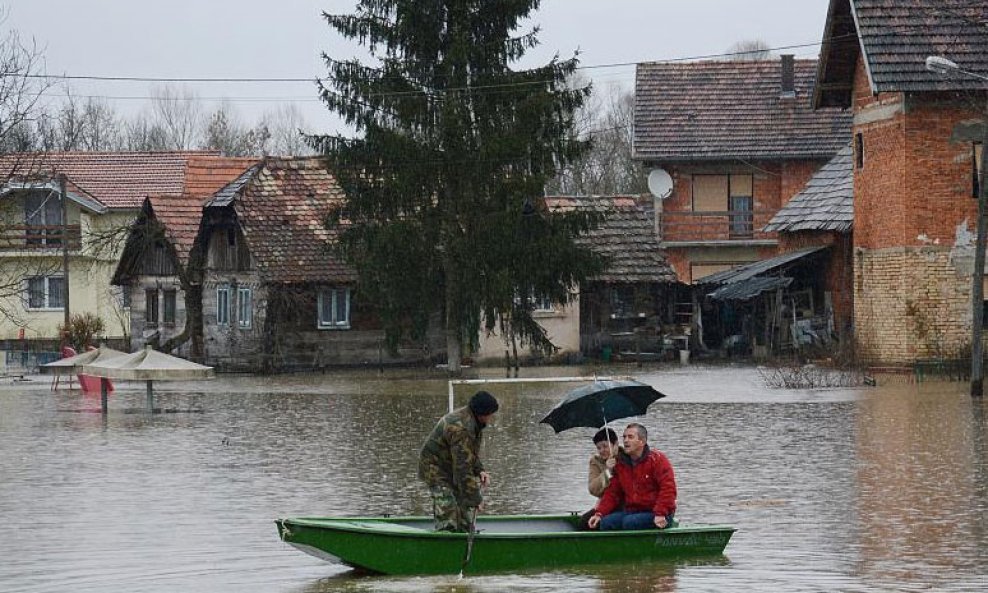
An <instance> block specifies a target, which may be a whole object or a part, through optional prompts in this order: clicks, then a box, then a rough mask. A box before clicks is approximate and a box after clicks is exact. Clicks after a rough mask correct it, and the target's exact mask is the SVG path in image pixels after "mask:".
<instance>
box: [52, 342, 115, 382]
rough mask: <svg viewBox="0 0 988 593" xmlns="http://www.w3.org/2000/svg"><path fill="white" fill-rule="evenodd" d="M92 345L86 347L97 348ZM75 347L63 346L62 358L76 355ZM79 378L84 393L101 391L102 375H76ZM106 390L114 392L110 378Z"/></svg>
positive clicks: (87, 349)
mask: <svg viewBox="0 0 988 593" xmlns="http://www.w3.org/2000/svg"><path fill="white" fill-rule="evenodd" d="M95 349H96V348H93V347H92V346H89V347H88V348H86V351H87V352H88V351H90V350H95ZM75 354H76V352H75V348H73V347H71V346H63V347H62V358H68V357H70V356H75ZM76 376H77V377H78V378H79V386H80V387H81V388H82V392H83V393H99V392H100V377H94V376H92V375H83V374H81V373H80V374H78V375H76ZM106 392H107V393H113V382H112V381H110V380H109V379H107V380H106Z"/></svg>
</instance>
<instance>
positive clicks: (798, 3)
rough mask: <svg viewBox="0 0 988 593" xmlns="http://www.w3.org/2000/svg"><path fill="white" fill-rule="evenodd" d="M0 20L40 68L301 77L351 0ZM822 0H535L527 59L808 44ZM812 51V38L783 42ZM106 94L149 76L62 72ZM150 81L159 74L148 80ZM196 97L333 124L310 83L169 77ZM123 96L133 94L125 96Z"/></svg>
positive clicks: (46, 1)
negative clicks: (32, 49) (283, 108)
mask: <svg viewBox="0 0 988 593" xmlns="http://www.w3.org/2000/svg"><path fill="white" fill-rule="evenodd" d="M0 4H2V5H5V6H6V10H7V13H8V14H7V21H6V23H4V26H5V27H8V28H13V29H16V30H17V31H19V33H20V34H21V36H22V37H25V38H34V39H35V40H36V41H37V42H38V44H39V45H40V46H41V47H42V48H43V49H44V54H45V58H46V63H47V70H48V72H49V73H59V74H68V75H73V76H130V77H172V78H186V77H213V78H231V77H241V78H242V77H251V78H272V77H281V78H306V79H313V78H315V77H318V76H322V75H323V74H324V73H325V69H324V68H323V67H322V62H321V59H320V53H321V52H323V51H325V52H327V53H330V54H331V55H335V56H349V55H353V54H354V49H353V48H352V46H350V45H349V44H348V43H346V42H343V41H341V40H340V39H339V38H338V37H337V36H336V35H335V34H334V32H333V31H332V30H331V29H330V28H329V26H328V25H326V24H325V21H323V20H322V19H321V17H320V14H321V12H322V11H327V12H331V13H347V12H351V11H352V9H353V6H354V5H355V2H354V1H353V0H280V1H271V0H263V1H262V0H168V1H166V2H162V1H156V2H148V1H145V0H7V1H5V2H3V1H2V0H0ZM827 5H828V0H747V1H745V2H741V1H739V0H675V1H673V0H543V2H542V8H541V9H540V10H539V11H538V13H537V14H536V15H535V18H534V19H533V23H537V24H539V25H540V26H541V29H542V32H541V35H540V39H541V42H542V45H541V47H540V48H538V49H537V50H535V51H533V52H532V54H531V55H530V57H529V58H528V59H527V60H526V64H527V65H534V64H536V63H537V62H543V61H545V60H546V59H548V58H549V57H551V55H552V54H554V53H557V52H558V53H559V54H560V55H561V56H563V57H566V56H569V55H571V54H572V52H574V51H575V50H580V52H581V56H580V57H581V62H582V64H583V65H585V66H598V65H605V64H615V63H627V62H641V61H651V60H668V59H678V58H686V57H693V56H707V55H711V54H717V53H722V52H724V51H725V50H726V49H727V48H728V47H730V46H731V45H732V44H733V43H734V42H736V41H740V40H746V39H760V40H763V41H765V42H767V43H768V44H769V45H770V46H772V47H783V46H792V45H801V44H818V43H819V42H820V39H821V37H822V35H823V26H824V19H825V18H826V12H827ZM786 51H787V52H788V53H795V54H796V55H797V56H801V57H815V56H816V55H817V54H818V51H819V47H818V46H812V47H803V48H795V49H792V50H786ZM585 73H586V74H587V75H588V76H590V77H591V78H592V79H593V80H594V82H595V85H596V88H597V89H603V88H604V87H605V86H606V85H608V84H623V85H625V86H626V87H627V88H628V89H631V88H632V87H633V83H634V67H633V66H622V67H613V68H588V69H587V70H586V71H585ZM70 85H71V89H72V91H73V93H74V94H76V95H79V96H91V95H95V96H102V97H107V98H108V99H109V101H110V103H111V104H112V105H114V106H115V107H116V108H117V109H118V110H119V111H120V112H122V113H125V114H126V113H134V112H136V111H139V110H140V109H142V108H143V106H144V104H145V103H146V102H145V101H143V100H141V99H140V97H146V96H148V95H149V94H150V93H151V87H152V86H153V85H152V84H149V83H139V82H131V83H123V82H82V81H73V82H71V83H70ZM159 86H161V84H160V83H159ZM173 86H181V87H183V88H188V89H192V90H194V91H195V92H196V93H197V94H198V95H199V96H200V97H202V98H203V99H213V98H221V97H225V98H228V99H229V100H230V103H231V104H232V105H234V106H235V108H236V110H237V111H238V112H239V113H240V115H241V116H242V117H243V119H245V120H253V119H256V118H257V117H259V116H260V114H261V113H263V112H265V111H269V110H272V109H274V108H276V107H277V106H278V105H279V104H283V103H286V102H294V103H295V104H296V105H298V107H299V108H300V109H301V110H302V111H303V113H304V114H305V116H306V118H307V119H308V121H309V123H310V125H311V126H312V127H313V128H316V129H322V130H323V131H328V129H329V128H333V127H334V126H335V124H334V123H333V122H334V119H333V118H331V117H330V116H329V115H328V113H327V112H326V110H325V109H324V108H323V107H322V105H321V104H320V103H319V102H318V100H316V99H315V90H314V85H313V84H311V83H263V84H262V83H240V84H234V83H223V84H219V83H208V84H207V83H181V84H178V83H176V84H175V85H173ZM126 97H137V98H136V99H135V98H126Z"/></svg>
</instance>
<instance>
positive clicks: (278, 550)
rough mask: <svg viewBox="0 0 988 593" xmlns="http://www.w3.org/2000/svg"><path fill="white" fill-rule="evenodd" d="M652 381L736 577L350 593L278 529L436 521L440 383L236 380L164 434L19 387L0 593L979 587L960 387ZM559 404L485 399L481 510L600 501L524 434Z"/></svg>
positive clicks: (574, 451) (515, 397)
mask: <svg viewBox="0 0 988 593" xmlns="http://www.w3.org/2000/svg"><path fill="white" fill-rule="evenodd" d="M541 370H542V371H544V372H547V373H554V374H557V375H562V374H568V373H572V374H584V373H588V372H590V371H588V370H585V369H556V368H553V369H541ZM602 372H606V370H605V371H602ZM625 372H626V370H625ZM490 374H491V375H493V376H496V375H497V374H498V373H497V371H492V372H491V373H490ZM641 377H642V379H643V380H645V381H646V382H649V383H651V384H652V385H654V386H656V387H657V388H659V389H660V390H661V391H663V392H664V393H667V394H668V395H669V397H667V398H666V399H663V400H660V401H658V402H656V403H655V404H653V406H651V408H650V409H649V412H648V414H647V415H646V417H645V418H644V423H645V424H646V426H648V427H649V429H650V431H649V436H650V441H651V443H652V444H653V445H654V446H656V447H658V448H659V449H661V450H663V451H664V452H666V454H667V455H668V456H669V457H670V459H671V460H672V462H673V464H674V466H675V468H676V472H677V479H678V482H679V486H680V501H679V513H678V514H679V517H680V519H681V520H683V521H684V522H723V523H730V524H734V525H736V526H737V527H738V528H739V531H738V533H737V534H736V535H735V537H734V539H733V540H732V542H731V544H730V546H729V547H728V548H727V558H729V559H730V560H729V561H728V560H727V559H726V558H722V559H720V560H718V561H715V562H708V561H704V562H701V563H692V564H691V563H676V564H674V565H663V564H650V565H643V566H622V567H611V566H597V567H587V568H585V569H571V570H564V571H552V572H547V573H538V572H536V573H523V574H515V575H496V576H482V577H468V578H467V579H464V580H463V581H458V580H457V579H456V578H455V577H415V578H393V577H380V576H377V577H367V576H359V575H355V574H354V573H352V572H350V571H348V570H346V569H345V568H342V567H339V566H334V565H330V564H326V563H321V562H319V561H317V560H315V559H313V558H310V557H308V556H305V555H303V554H301V553H299V552H297V551H295V550H294V549H292V548H290V547H288V546H285V545H283V544H282V543H281V542H280V541H279V540H278V538H277V533H276V529H275V527H274V524H273V519H274V518H276V517H280V516H312V515H368V514H381V513H391V514H406V513H413V514H424V513H427V511H428V510H429V508H430V503H429V500H428V497H427V494H426V492H425V490H424V489H423V488H422V487H421V486H420V485H419V483H418V481H417V478H416V463H417V457H416V456H417V452H418V448H419V446H420V445H421V442H422V439H423V438H424V436H425V435H426V434H427V432H428V431H429V429H430V428H431V427H432V425H433V423H434V422H435V420H436V418H438V417H439V416H441V415H442V413H443V412H444V411H445V409H446V384H445V382H444V381H443V380H441V379H438V378H425V379H419V378H416V377H414V376H413V375H412V374H411V373H408V372H401V371H398V372H388V373H384V374H383V375H382V374H379V373H376V372H373V373H363V372H353V373H347V374H342V375H325V376H283V377H272V378H252V377H226V378H223V379H221V380H217V381H214V382H210V383H205V384H186V385H169V386H168V388H167V389H163V390H161V391H159V392H158V393H157V394H156V403H157V405H158V406H160V407H161V408H163V409H168V410H176V411H185V412H181V413H169V414H155V415H153V416H150V415H147V414H145V413H138V411H141V410H142V407H143V404H144V397H145V394H144V390H143V386H142V385H135V386H133V387H128V386H126V385H124V386H123V387H122V389H121V390H120V391H119V392H118V393H117V394H114V395H113V396H111V400H110V414H109V416H107V417H105V418H104V417H103V416H102V415H100V414H98V413H92V412H89V411H82V410H90V409H93V410H98V408H99V402H98V398H96V399H95V400H92V399H85V398H84V397H82V396H80V395H79V394H77V393H73V394H67V393H65V392H61V393H58V394H55V395H53V394H51V393H50V392H49V391H48V386H47V383H44V384H39V385H34V386H32V385H17V386H12V385H9V384H8V385H0V523H2V524H3V525H4V526H5V531H4V537H2V538H0V558H2V559H3V560H2V561H0V591H3V592H4V593H8V592H18V593H34V592H48V591H58V590H66V589H67V588H69V587H71V589H72V590H73V591H74V592H78V593H104V592H112V591H126V592H128V593H141V592H146V593H163V592H171V591H189V592H192V593H196V592H208V593H214V592H226V591H229V592H237V593H240V592H258V593H260V592H264V593H281V592H289V591H290V592H313V593H314V592H328V591H380V590H387V591H416V592H418V591H427V592H432V591H478V592H484V591H594V592H600V591H675V592H677V593H686V592H690V593H692V592H697V591H724V590H731V591H752V592H754V591H766V590H778V591H787V592H804V591H805V592H810V591H812V592H817V591H837V590H843V591H850V590H853V591H856V592H862V593H876V592H886V591H903V590H937V591H948V592H949V591H957V592H960V591H973V590H984V589H985V586H984V583H985V582H986V580H988V568H985V567H986V566H988V557H986V555H988V552H986V550H988V525H986V521H988V485H986V484H988V470H986V444H985V441H986V440H988V434H986V430H988V429H986V424H988V422H986V405H985V403H984V401H977V400H974V401H972V400H971V399H970V398H969V397H967V396H966V395H964V393H963V392H964V391H965V389H966V385H963V384H930V383H924V384H921V385H918V386H917V385H911V384H900V385H893V386H888V387H883V388H880V389H870V390H864V391H853V390H850V391H849V390H837V391H819V392H812V391H802V392H791V391H784V390H768V389H765V388H764V387H763V386H762V384H761V382H760V379H759V377H758V374H757V372H755V371H754V370H751V369H745V368H707V369H701V368H698V367H687V368H680V367H668V368H658V369H652V370H646V371H645V372H643V373H642V374H641ZM570 387H571V386H569V385H546V384H540V385H537V386H531V385H529V386H524V385H514V386H510V387H505V386H498V387H497V388H496V389H492V390H493V391H495V393H496V394H497V396H498V398H499V399H500V400H501V402H502V409H501V413H500V414H499V418H498V423H497V426H495V427H493V428H492V429H491V431H490V434H489V437H488V441H487V449H486V455H487V464H488V466H489V469H490V470H491V472H492V474H493V476H494V484H493V486H492V488H491V489H490V491H489V503H490V509H491V511H492V512H496V513H541V512H569V511H583V510H585V509H587V508H589V506H590V505H591V504H592V503H593V499H592V498H591V497H590V495H589V494H588V493H587V492H586V486H585V478H586V462H587V458H588V456H589V452H590V450H591V449H590V447H591V445H590V437H591V435H592V433H593V431H592V430H590V429H587V430H585V431H581V430H572V431H566V432H564V433H561V434H559V435H556V434H553V432H552V429H551V428H549V427H547V426H545V425H539V424H537V422H538V419H539V418H541V417H542V415H544V414H545V413H546V412H547V411H548V410H549V409H550V408H551V407H552V405H553V404H554V403H555V402H556V401H557V400H558V399H559V398H560V397H562V395H563V394H564V393H565V392H566V391H567V389H569V388H570ZM467 397H469V390H466V389H464V390H463V391H461V392H460V393H459V394H458V398H459V400H460V401H465V400H466V398H467ZM131 411H133V413H130V412H131ZM189 411H191V412H192V413H189Z"/></svg>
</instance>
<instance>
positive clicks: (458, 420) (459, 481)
mask: <svg viewBox="0 0 988 593" xmlns="http://www.w3.org/2000/svg"><path fill="white" fill-rule="evenodd" d="M482 429H483V427H482V426H481V425H480V424H479V423H478V422H477V419H476V418H475V417H474V415H473V414H472V413H471V412H470V409H469V408H467V407H463V408H459V409H456V410H453V411H452V412H450V413H449V414H446V415H445V416H443V417H442V419H441V420H440V421H439V422H438V423H437V424H436V427H435V428H433V429H432V433H431V434H429V438H428V439H426V441H425V445H423V446H422V454H421V457H420V458H419V477H420V478H422V480H423V481H424V482H425V483H426V484H428V485H429V486H430V487H432V486H447V487H449V488H452V489H453V492H454V493H455V494H456V499H457V501H458V502H459V503H460V504H462V505H465V506H470V507H476V506H479V505H480V503H481V501H482V500H483V497H482V496H481V493H480V472H482V471H484V466H483V465H482V464H481V463H480V446H481V442H482V434H481V431H482Z"/></svg>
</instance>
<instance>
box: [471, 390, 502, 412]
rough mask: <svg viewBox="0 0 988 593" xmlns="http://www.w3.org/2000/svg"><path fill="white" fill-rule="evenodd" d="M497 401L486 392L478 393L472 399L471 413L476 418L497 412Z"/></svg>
mask: <svg viewBox="0 0 988 593" xmlns="http://www.w3.org/2000/svg"><path fill="white" fill-rule="evenodd" d="M497 408H498V405H497V400H496V399H494V396H493V395H491V394H489V393H487V392H486V391H478V392H477V393H475V394H473V397H471V398H470V411H471V412H473V413H474V415H475V416H486V415H487V414H493V413H494V412H497Z"/></svg>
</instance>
